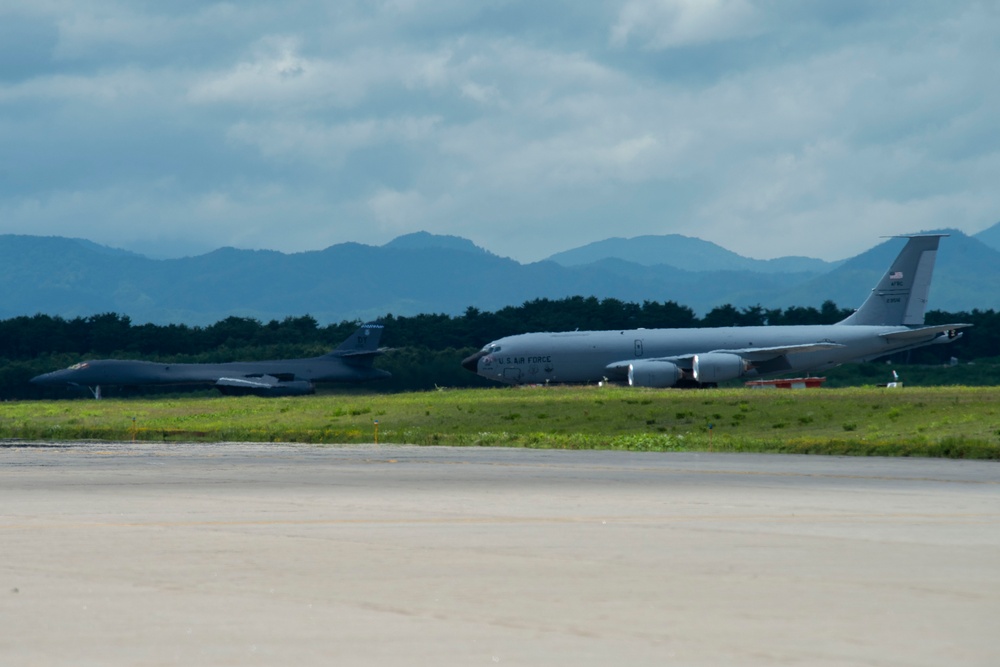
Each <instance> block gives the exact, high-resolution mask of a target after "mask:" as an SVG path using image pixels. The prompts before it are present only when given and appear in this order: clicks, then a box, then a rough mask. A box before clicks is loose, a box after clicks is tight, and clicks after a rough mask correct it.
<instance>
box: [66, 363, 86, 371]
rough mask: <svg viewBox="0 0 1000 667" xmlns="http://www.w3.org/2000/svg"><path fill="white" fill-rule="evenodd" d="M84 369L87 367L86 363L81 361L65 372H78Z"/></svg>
mask: <svg viewBox="0 0 1000 667" xmlns="http://www.w3.org/2000/svg"><path fill="white" fill-rule="evenodd" d="M86 367H87V362H86V361H81V362H80V363H78V364H73V365H72V366H70V367H69V368H67V369H66V370H68V371H79V370H83V369H84V368H86Z"/></svg>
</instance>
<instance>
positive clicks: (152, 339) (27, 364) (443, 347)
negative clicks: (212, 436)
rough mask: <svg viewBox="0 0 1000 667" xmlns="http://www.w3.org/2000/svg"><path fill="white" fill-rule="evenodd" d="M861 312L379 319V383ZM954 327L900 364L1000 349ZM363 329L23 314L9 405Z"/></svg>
mask: <svg viewBox="0 0 1000 667" xmlns="http://www.w3.org/2000/svg"><path fill="white" fill-rule="evenodd" d="M850 313H851V310H850V309H842V308H838V307H837V305H836V304H834V303H833V302H831V301H827V302H825V303H824V304H823V305H822V306H821V307H820V308H814V307H801V306H792V307H789V308H784V309H782V308H777V309H768V308H763V307H761V306H751V307H745V308H736V307H734V306H731V305H724V306H719V307H717V308H714V309H712V310H711V311H709V312H708V313H706V314H705V316H704V317H698V316H697V315H696V314H695V313H694V311H693V310H691V309H690V308H688V307H687V306H682V305H679V304H677V303H675V302H673V301H667V302H663V303H659V302H655V301H644V302H643V303H641V304H638V303H631V302H623V301H620V300H618V299H597V298H595V297H589V298H587V297H569V298H565V299H535V300H533V301H528V302H525V303H524V304H522V305H520V306H508V307H506V308H502V309H500V310H498V311H495V312H483V311H480V310H479V309H477V308H475V307H469V308H468V309H466V311H465V312H464V313H463V314H462V315H458V316H451V315H445V314H424V315H415V316H406V317H396V316H393V315H391V314H388V315H385V316H384V317H382V318H380V319H379V321H380V322H381V323H383V324H384V325H385V331H384V333H383V337H382V345H383V346H385V347H387V348H390V350H391V351H390V352H389V353H387V354H386V355H385V356H383V357H382V358H381V359H379V360H378V361H377V362H376V365H377V366H378V367H380V368H384V369H385V370H388V371H390V372H391V373H393V378H392V379H390V380H388V381H385V382H379V385H378V387H379V388H380V389H384V390H388V391H411V390H422V389H432V388H434V387H435V386H482V385H484V384H487V383H486V381H484V380H482V379H481V378H478V377H476V376H474V375H472V374H471V373H468V372H466V371H465V370H463V369H462V368H461V367H460V366H459V361H460V360H461V359H462V358H463V357H464V356H465V355H467V354H469V353H471V352H472V351H473V350H476V349H478V348H480V347H482V346H483V345H484V344H486V343H488V342H490V341H491V340H495V339H497V338H502V337H504V336H510V335H515V334H519V333H526V332H529V331H573V330H581V331H583V330H594V329H636V328H648V329H653V328H696V327H719V326H756V325H788V324H833V323H835V322H838V321H840V320H842V319H843V318H845V317H847V315H849V314H850ZM949 322H967V323H971V324H973V325H975V326H974V328H972V329H969V330H967V331H966V334H965V335H964V336H963V337H962V338H961V339H960V340H958V341H956V342H955V343H954V344H951V345H935V346H930V347H927V348H923V349H921V350H916V351H914V352H913V353H911V354H910V355H908V356H906V357H901V358H900V361H908V362H910V363H920V364H938V363H940V364H944V363H947V362H948V360H949V358H950V357H952V356H955V357H958V358H960V359H962V360H963V361H971V360H975V359H982V358H989V357H995V356H997V355H998V354H1000V314H998V313H996V312H994V311H993V310H988V311H980V310H973V311H972V312H971V313H969V312H959V313H948V312H944V311H930V312H928V313H927V317H926V323H927V324H945V323H949ZM359 324H360V322H358V321H346V320H345V321H342V322H339V323H335V324H329V325H326V326H320V325H319V323H318V322H317V321H316V319H315V318H313V317H311V316H310V315H302V316H298V317H286V318H285V319H283V320H280V321H279V320H271V321H269V322H260V321H258V320H256V319H252V318H245V317H227V318H225V319H223V320H220V321H218V322H216V323H215V324H212V325H210V326H204V327H201V326H188V325H184V324H168V325H156V324H133V323H132V321H131V320H130V318H129V317H128V316H126V315H120V314H116V313H103V314H99V315H92V316H89V317H76V318H72V319H66V318H62V317H59V316H51V315H43V314H37V315H32V316H21V317H14V318H11V319H7V320H2V321H0V398H4V399H11V398H32V397H42V396H54V395H57V394H53V392H52V391H51V390H44V389H41V388H37V387H34V386H32V385H30V384H29V383H28V380H29V379H30V378H31V377H33V376H35V375H38V374H40V373H44V372H48V371H51V370H56V369H59V368H65V367H67V366H69V365H71V364H73V363H76V362H78V361H80V360H83V359H97V358H120V359H146V360H153V361H164V362H170V363H185V362H187V363H207V362H225V361H237V360H259V359H280V358H295V357H304V356H314V355H319V354H324V353H325V352H328V351H329V350H331V349H333V348H334V347H336V346H337V345H339V344H340V343H341V342H342V341H343V340H344V339H345V338H347V336H349V335H350V334H351V333H352V332H353V331H354V330H355V329H356V328H357V326H358V325H359ZM903 354H905V353H903Z"/></svg>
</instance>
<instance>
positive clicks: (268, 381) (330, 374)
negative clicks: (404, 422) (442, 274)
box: [31, 323, 390, 398]
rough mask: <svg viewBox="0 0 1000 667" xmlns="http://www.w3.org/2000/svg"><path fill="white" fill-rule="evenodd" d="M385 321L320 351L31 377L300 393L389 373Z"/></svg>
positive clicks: (107, 365)
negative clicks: (380, 360) (382, 362)
mask: <svg viewBox="0 0 1000 667" xmlns="http://www.w3.org/2000/svg"><path fill="white" fill-rule="evenodd" d="M382 328H383V327H382V325H381V324H371V323H369V324H365V325H363V326H362V327H360V328H359V329H358V330H357V331H355V332H354V333H353V334H351V337H350V338H348V339H347V340H345V341H344V342H343V343H341V344H340V346H339V347H337V349H335V350H333V351H332V352H330V353H328V354H324V355H323V356H320V357H311V358H308V359H283V360H276V361H234V362H229V363H222V364H164V363H157V362H152V361H130V360H122V359H101V360H96V361H83V362H80V363H78V364H76V365H74V366H70V367H69V368H67V369H65V370H61V371H54V372H52V373H46V374H44V375H39V376H37V377H34V378H32V379H31V381H32V382H33V383H35V384H38V385H44V386H54V385H67V386H71V387H72V386H76V387H89V388H90V391H91V393H93V395H94V398H100V397H101V387H102V386H105V385H123V386H135V387H141V386H151V385H210V386H214V387H215V388H216V389H218V390H219V391H221V392H222V393H223V394H254V395H257V396H302V395H305V394H312V393H315V391H316V388H315V386H314V385H313V383H314V382H362V381H365V380H377V379H379V378H387V377H389V376H390V374H389V373H388V372H386V371H383V370H379V369H377V368H373V367H372V362H373V361H374V359H375V357H376V356H377V355H379V354H381V353H382V352H381V350H379V347H378V342H379V339H380V338H381V336H382Z"/></svg>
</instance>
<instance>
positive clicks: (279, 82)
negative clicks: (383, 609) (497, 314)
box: [0, 0, 1000, 262]
mask: <svg viewBox="0 0 1000 667" xmlns="http://www.w3.org/2000/svg"><path fill="white" fill-rule="evenodd" d="M998 63H1000V3H997V2H995V1H993V0H989V1H984V2H975V1H963V0H947V1H942V0H926V1H914V2H904V1H898V2H889V1H885V2H879V1H870V0H857V1H854V0H829V1H828V2H819V1H818V2H799V1H797V0H787V1H783V0H623V1H620V2H614V1H610V0H609V1H607V2H579V1H578V0H565V1H561V0H549V1H541V2H540V1H539V0H530V1H528V0H525V1H521V0H493V1H491V0H382V1H377V0H373V1H360V0H358V1H356V2H352V1H350V0H338V1H337V2H325V1H315V2H313V1H310V0H281V1H280V2H272V1H268V0H260V1H241V2H238V3H235V2H234V3H223V2H219V3H212V2H196V1H189V0H171V1H170V2H161V1H149V2H142V1H139V0H120V1H116V0H4V2H3V3H2V4H0V233H22V234H39V235H59V236H74V237H82V238H87V239H91V240H93V241H96V242H98V243H102V244H106V245H111V246H115V247H119V248H126V249H130V250H135V251H138V252H142V253H145V254H149V255H151V256H158V257H164V256H180V255H185V254H198V253H201V252H205V251H208V250H211V249H214V248H217V247H220V246H235V247H238V248H268V249H275V250H281V251H284V252H297V251H303V250H319V249H322V248H325V247H327V246H330V245H333V244H335V243H342V242H346V241H356V242H360V243H367V244H372V245H381V244H383V243H385V242H387V241H389V240H391V239H393V238H395V237H396V236H399V235H401V234H405V233H408V232H413V231H420V230H426V231H429V232H433V233H437V234H454V235H458V236H463V237H465V238H469V239H471V240H473V241H474V242H475V243H477V244H478V245H480V246H483V247H484V248H486V249H488V250H490V251H493V252H495V253H497V254H500V255H505V256H509V257H513V258H514V259H517V260H519V261H522V262H528V261H535V260H538V259H542V258H544V257H547V256H549V255H551V254H552V253H555V252H558V251H561V250H566V249H569V248H573V247H577V246H580V245H583V244H585V243H589V242H591V241H596V240H600V239H604V238H608V237H612V236H624V237H631V236H638V235H642V234H672V233H678V234H686V235H689V236H698V237H700V238H703V239H706V240H709V241H713V242H715V243H718V244H720V245H722V246H724V247H726V248H729V249H730V250H733V251H736V252H738V253H740V254H743V255H747V256H751V257H758V258H770V257H775V256H781V255H808V256H813V257H821V258H823V259H828V260H833V259H841V258H844V257H848V256H852V255H854V254H857V253H858V252H861V251H863V250H865V249H867V248H870V247H872V246H873V245H875V244H877V243H878V242H879V238H878V237H879V236H881V235H891V234H899V233H907V232H914V231H920V230H925V229H935V228H941V227H955V228H958V229H961V230H962V231H965V232H966V233H970V234H972V233H975V232H978V231H981V230H982V229H985V228H986V227H989V226H991V225H993V224H994V223H996V222H997V221H1000V186H998V184H1000V65H998Z"/></svg>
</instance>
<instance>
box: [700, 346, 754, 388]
mask: <svg viewBox="0 0 1000 667" xmlns="http://www.w3.org/2000/svg"><path fill="white" fill-rule="evenodd" d="M693 368H694V379H695V380H697V381H698V382H700V383H702V384H715V383H717V382H724V381H726V380H735V379H736V378H738V377H743V376H744V375H746V374H747V371H748V370H750V364H749V362H747V360H746V359H744V358H743V357H741V356H740V355H738V354H729V353H727V352H709V353H708V354H696V355H695V357H694V367H693Z"/></svg>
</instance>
